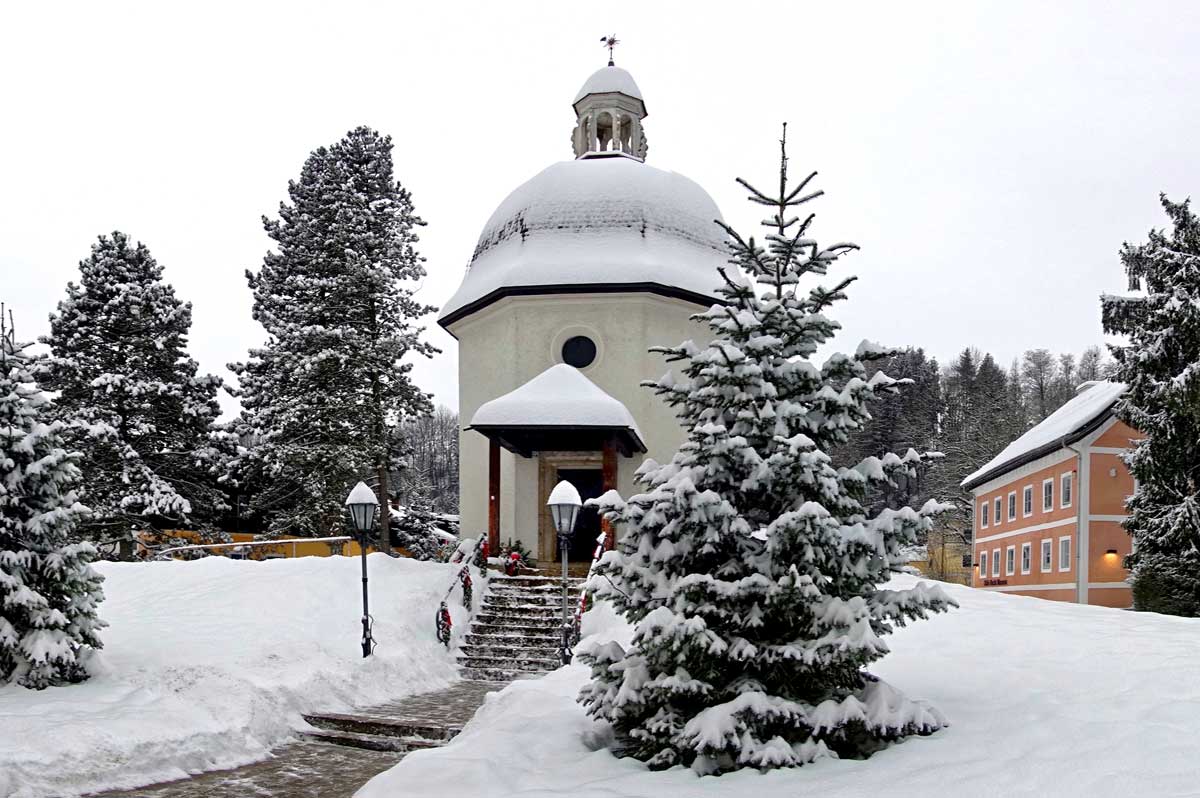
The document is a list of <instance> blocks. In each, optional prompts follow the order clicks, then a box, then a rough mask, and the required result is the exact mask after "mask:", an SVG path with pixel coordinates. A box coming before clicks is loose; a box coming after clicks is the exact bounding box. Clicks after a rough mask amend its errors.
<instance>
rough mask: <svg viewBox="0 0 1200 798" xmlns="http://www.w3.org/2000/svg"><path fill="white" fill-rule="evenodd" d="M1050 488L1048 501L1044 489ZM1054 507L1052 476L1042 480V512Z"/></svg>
mask: <svg viewBox="0 0 1200 798" xmlns="http://www.w3.org/2000/svg"><path fill="white" fill-rule="evenodd" d="M1047 488H1049V489H1050V497H1049V498H1050V501H1049V502H1047V501H1046V489H1047ZM1053 509H1054V477H1050V478H1048V479H1043V480H1042V512H1043V513H1048V512H1050V511H1051V510H1053Z"/></svg>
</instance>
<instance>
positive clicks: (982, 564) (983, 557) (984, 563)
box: [979, 549, 988, 579]
mask: <svg viewBox="0 0 1200 798" xmlns="http://www.w3.org/2000/svg"><path fill="white" fill-rule="evenodd" d="M987 575H988V551H987V549H984V550H983V551H981V552H979V578H980V579H987Z"/></svg>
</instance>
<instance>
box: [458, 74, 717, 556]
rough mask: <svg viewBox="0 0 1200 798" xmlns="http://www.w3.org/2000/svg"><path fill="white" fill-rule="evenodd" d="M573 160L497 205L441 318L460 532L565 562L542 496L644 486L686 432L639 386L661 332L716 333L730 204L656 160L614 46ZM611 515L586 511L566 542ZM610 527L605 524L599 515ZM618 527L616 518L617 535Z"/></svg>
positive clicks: (653, 370) (590, 535)
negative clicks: (448, 359) (709, 320)
mask: <svg viewBox="0 0 1200 798" xmlns="http://www.w3.org/2000/svg"><path fill="white" fill-rule="evenodd" d="M572 109H573V111H574V116H575V125H574V129H573V132H572V136H571V146H572V155H573V156H574V157H573V159H572V160H564V161H559V162H557V163H553V164H551V165H550V166H548V167H546V168H545V169H544V170H542V171H541V172H539V173H538V174H536V175H534V176H533V177H532V178H531V179H530V180H529V181H528V182H526V183H524V184H523V185H521V186H519V187H517V188H516V190H514V191H513V192H512V193H511V194H509V196H508V198H507V199H505V200H504V201H503V202H501V203H500V206H499V207H498V208H497V209H496V211H495V213H493V214H492V216H491V218H490V219H489V220H488V222H487V224H486V225H484V228H483V232H482V233H481V234H480V236H479V240H478V243H477V244H476V245H475V250H474V253H473V254H472V256H471V261H470V264H469V265H468V267H467V270H466V274H465V276H464V277H463V281H462V284H461V285H460V286H459V288H458V290H457V292H456V293H455V294H454V295H453V296H452V297H451V298H450V300H449V301H448V302H447V303H446V305H445V306H444V307H443V308H442V310H441V313H440V315H439V318H438V323H439V324H440V325H441V326H442V327H444V328H445V329H446V330H447V331H448V332H449V333H450V334H451V335H453V336H454V337H455V338H456V339H457V340H458V347H459V375H458V385H459V413H460V418H461V419H462V422H463V426H462V429H461V431H460V441H459V443H460V448H459V452H460V475H459V476H460V479H459V486H460V488H459V490H460V496H459V502H460V503H459V507H460V513H461V523H462V533H463V534H464V535H476V534H481V533H484V532H486V534H487V535H488V537H489V543H490V547H491V551H493V552H495V551H497V550H498V547H499V546H500V545H501V544H502V543H506V542H507V541H519V542H520V543H522V544H523V545H524V546H525V547H526V548H527V549H528V550H529V551H530V552H532V553H533V555H534V556H536V557H537V558H538V559H539V560H541V561H543V562H545V561H553V560H554V559H556V556H557V555H556V541H555V535H554V531H553V527H552V524H551V521H550V514H549V512H548V510H547V507H546V499H547V497H548V495H549V492H550V490H551V489H552V488H553V487H554V485H555V484H556V483H557V482H558V481H559V480H562V479H565V480H568V481H570V482H571V483H572V484H574V485H575V487H576V488H578V489H579V492H580V495H581V496H582V498H583V499H585V500H586V499H588V498H593V497H596V496H599V495H600V494H602V493H604V492H605V491H607V490H610V489H616V490H617V491H619V492H620V494H621V495H622V496H626V497H628V496H630V495H632V494H633V493H634V492H636V491H637V486H636V483H635V481H634V473H635V471H636V470H637V468H638V467H639V466H640V465H641V463H642V461H643V460H644V459H645V458H653V459H654V460H657V461H660V462H661V461H666V460H669V459H670V458H671V456H672V455H673V454H674V452H675V450H676V448H677V447H678V445H679V444H680V443H681V442H682V440H683V438H684V434H683V430H682V429H681V428H680V426H679V424H678V422H677V421H676V419H675V417H674V414H673V412H672V411H671V409H670V408H669V407H668V406H667V405H666V404H665V403H664V402H663V401H662V400H661V399H660V398H659V397H657V396H656V395H655V394H654V392H653V391H652V390H651V389H649V388H646V387H642V386H641V385H640V383H641V382H642V381H643V380H657V379H658V378H659V377H661V376H662V375H663V374H664V373H666V372H667V371H668V370H669V368H670V364H668V363H667V362H666V359H665V358H664V357H663V356H662V355H661V354H657V353H652V352H650V351H649V350H650V348H651V347H652V346H663V345H676V344H679V343H680V342H682V341H685V340H688V339H695V340H697V341H698V342H700V343H704V342H706V341H707V339H706V338H704V336H705V335H706V334H707V332H708V330H707V327H706V326H704V325H702V324H699V323H697V322H695V321H692V320H691V319H690V317H691V315H692V314H694V313H697V312H699V311H702V310H704V309H705V308H707V307H709V306H711V305H712V304H713V302H714V301H715V300H716V299H717V288H718V286H719V285H720V284H721V277H720V275H719V274H718V272H717V269H718V267H720V266H722V265H724V264H725V263H726V262H727V259H728V249H727V247H726V245H725V240H724V239H725V233H724V231H723V230H722V229H721V228H720V227H719V226H718V224H717V223H716V220H718V219H720V218H721V215H720V211H719V210H718V209H717V206H716V204H715V203H714V202H713V200H712V198H711V197H710V196H709V195H708V193H707V192H705V191H704V189H703V188H701V187H700V186H699V185H697V184H696V183H695V182H693V181H692V180H689V179H688V178H686V177H684V176H683V175H680V174H678V173H676V172H670V171H664V170H662V169H658V168H655V167H653V166H651V165H649V164H648V163H647V153H648V152H649V146H648V143H647V136H646V129H645V120H646V118H647V116H648V112H647V106H646V101H645V98H644V97H643V96H642V92H641V90H640V89H639V88H638V85H637V83H636V82H635V81H634V79H633V76H632V75H630V73H629V72H628V71H626V70H624V69H622V68H620V67H617V66H615V65H614V64H613V62H612V61H611V60H610V61H609V63H608V65H607V66H605V67H602V68H601V69H599V70H597V71H596V72H595V73H594V74H592V75H591V76H590V77H589V78H588V79H587V80H586V81H584V83H583V86H582V88H580V90H579V93H578V94H577V95H576V96H575V99H574V101H573V103H572ZM602 528H603V525H602V523H601V521H600V519H599V518H598V517H597V516H596V513H595V511H594V510H584V512H583V513H582V514H581V517H580V520H579V522H578V524H577V528H576V533H575V535H574V542H573V544H572V549H571V553H570V558H571V560H572V561H586V560H588V559H590V557H591V554H592V549H593V547H594V545H595V542H596V538H597V536H598V534H599V533H600V532H601V531H602ZM605 531H607V530H605ZM609 535H610V536H611V532H609Z"/></svg>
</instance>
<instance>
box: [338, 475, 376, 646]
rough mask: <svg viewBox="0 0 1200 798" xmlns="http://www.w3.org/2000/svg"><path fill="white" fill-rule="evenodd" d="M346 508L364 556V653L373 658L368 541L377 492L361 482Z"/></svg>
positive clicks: (353, 491) (373, 520)
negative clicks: (368, 599)
mask: <svg viewBox="0 0 1200 798" xmlns="http://www.w3.org/2000/svg"><path fill="white" fill-rule="evenodd" d="M346 507H347V509H349V510H350V522H351V524H352V525H353V526H354V532H355V537H356V538H357V539H358V550H359V553H360V554H361V556H362V586H363V611H362V652H363V656H364V657H369V656H371V649H373V648H375V641H374V640H373V639H371V616H370V614H369V613H368V612H367V541H369V540H370V539H371V530H372V529H373V528H374V527H375V511H376V510H378V509H379V499H377V498H375V491H373V490H371V489H370V488H368V487H367V483H365V482H359V483H358V484H357V485H355V486H354V490H352V491H350V495H349V496H347V497H346Z"/></svg>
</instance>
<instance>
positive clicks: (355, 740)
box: [304, 714, 459, 753]
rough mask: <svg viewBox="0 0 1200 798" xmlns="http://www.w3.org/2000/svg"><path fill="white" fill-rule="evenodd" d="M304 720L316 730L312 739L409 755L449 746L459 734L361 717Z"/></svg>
mask: <svg viewBox="0 0 1200 798" xmlns="http://www.w3.org/2000/svg"><path fill="white" fill-rule="evenodd" d="M304 719H305V720H306V721H308V722H309V724H311V725H313V726H315V727H316V729H314V730H313V731H309V732H305V736H306V737H308V738H310V739H313V740H320V741H321V742H326V743H333V744H335V745H345V746H349V747H351V748H365V749H367V750H369V751H396V752H398V753H408V752H410V751H416V750H417V749H419V748H435V747H437V746H439V745H445V743H446V741H447V740H449V739H450V738H451V737H453V736H454V735H456V734H458V732H459V730H458V729H455V728H451V729H446V728H439V727H437V726H428V725H419V724H414V723H409V722H405V721H397V720H393V719H391V718H378V717H369V716H368V717H363V716H358V715H335V714H320V715H305V716H304Z"/></svg>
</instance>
